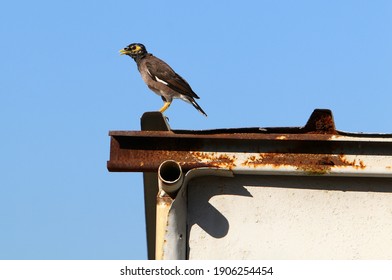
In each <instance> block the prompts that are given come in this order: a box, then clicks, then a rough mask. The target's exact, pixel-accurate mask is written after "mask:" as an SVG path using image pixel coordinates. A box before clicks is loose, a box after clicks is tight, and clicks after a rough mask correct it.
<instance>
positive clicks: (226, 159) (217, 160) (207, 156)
mask: <svg viewBox="0 0 392 280" xmlns="http://www.w3.org/2000/svg"><path fill="white" fill-rule="evenodd" d="M191 154H192V155H193V156H194V157H195V158H196V159H197V160H198V161H199V162H201V163H203V162H208V166H209V167H220V168H228V169H233V168H234V167H236V164H235V162H236V160H237V158H236V156H235V155H228V154H221V153H215V152H212V153H204V152H191Z"/></svg>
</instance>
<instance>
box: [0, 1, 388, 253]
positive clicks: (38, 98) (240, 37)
mask: <svg viewBox="0 0 392 280" xmlns="http://www.w3.org/2000/svg"><path fill="white" fill-rule="evenodd" d="M3 2H4V1H3ZM0 6H1V8H0V35H1V52H0V58H1V63H0V74H1V75H0V128H1V134H2V137H1V139H2V141H1V146H0V155H1V157H0V170H1V171H0V174H1V176H0V248H1V249H0V259H145V258H146V257H147V253H146V241H145V224H144V205H143V185H142V174H140V173H109V172H108V171H107V169H106V161H107V160H108V159H109V143H110V142H109V140H110V139H109V136H108V132H109V130H139V129H140V117H141V115H142V114H143V113H144V112H146V111H154V110H158V109H159V108H160V107H161V106H162V101H161V99H160V98H159V97H158V96H156V95H155V94H154V93H153V92H151V91H149V90H148V88H147V87H146V86H145V85H144V83H143V82H142V80H141V78H140V75H139V73H138V72H137V69H136V65H135V63H134V61H133V60H132V59H130V58H129V57H125V56H120V55H119V53H118V51H119V49H121V48H123V47H125V46H126V45H128V44H130V43H133V42H140V43H143V44H144V45H145V46H146V47H147V50H148V51H150V52H151V53H153V54H154V55H156V56H158V57H160V58H162V59H163V60H165V61H166V62H168V63H169V64H170V65H171V66H172V67H173V68H174V69H175V70H176V71H177V72H178V73H179V74H180V75H181V76H183V77H184V78H185V79H186V80H187V81H188V82H189V83H190V84H191V86H192V88H193V89H194V91H195V92H196V93H197V94H198V95H199V96H200V97H201V99H200V101H199V104H200V106H201V107H202V108H203V109H204V110H205V111H206V112H207V114H208V118H205V117H204V116H202V115H201V114H199V113H198V112H197V111H196V110H195V109H194V108H193V107H192V106H191V105H189V104H187V103H185V102H182V101H179V100H175V101H174V102H173V104H172V106H171V107H170V108H169V109H168V110H167V111H166V113H165V114H166V115H167V116H168V117H169V118H170V125H171V127H172V128H173V129H211V128H234V127H255V126H260V127H263V126H264V127H270V126H302V125H304V124H305V123H306V121H307V119H308V117H309V116H310V114H311V113H312V111H313V110H314V109H315V108H328V109H331V110H332V111H333V114H334V117H335V122H336V126H337V128H338V129H339V130H344V131H350V132H378V133H392V121H391V120H392V110H391V104H392V94H391V93H392V33H391V28H392V16H391V15H392V2H391V1H266V0H263V1H205V0H199V1H170V0H168V1H90V0H86V1H73V0H71V1H70V0H67V1H40V0H37V1H25V0H21V1H5V2H4V3H2V4H1V5H0Z"/></svg>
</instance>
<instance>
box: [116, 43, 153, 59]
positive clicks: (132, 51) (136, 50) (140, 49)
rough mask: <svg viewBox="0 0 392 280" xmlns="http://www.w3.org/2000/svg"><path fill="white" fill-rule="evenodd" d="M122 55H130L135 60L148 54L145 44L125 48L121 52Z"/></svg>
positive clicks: (135, 44) (134, 44)
mask: <svg viewBox="0 0 392 280" xmlns="http://www.w3.org/2000/svg"><path fill="white" fill-rule="evenodd" d="M120 53H121V54H125V55H129V56H130V57H132V58H133V59H136V58H138V57H143V56H145V55H146V54H147V50H146V47H145V46H144V45H143V44H139V43H133V44H130V45H129V46H128V47H125V48H123V49H122V50H120Z"/></svg>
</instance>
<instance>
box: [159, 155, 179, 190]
mask: <svg viewBox="0 0 392 280" xmlns="http://www.w3.org/2000/svg"><path fill="white" fill-rule="evenodd" d="M183 181H184V174H183V172H182V169H181V166H180V164H179V163H178V162H176V161H174V160H166V161H164V162H162V163H161V165H160V166H159V168H158V186H159V188H160V189H161V190H163V191H164V192H166V193H167V194H175V193H176V192H177V191H178V190H179V189H180V187H181V186H182V182H183Z"/></svg>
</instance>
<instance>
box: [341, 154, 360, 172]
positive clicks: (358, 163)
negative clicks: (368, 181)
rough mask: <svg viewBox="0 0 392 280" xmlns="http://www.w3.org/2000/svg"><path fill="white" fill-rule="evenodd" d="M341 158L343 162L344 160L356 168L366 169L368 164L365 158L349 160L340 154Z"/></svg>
mask: <svg viewBox="0 0 392 280" xmlns="http://www.w3.org/2000/svg"><path fill="white" fill-rule="evenodd" d="M339 158H340V160H341V161H342V162H344V163H345V164H346V165H347V166H351V167H354V168H355V169H365V168H366V165H365V163H364V162H363V160H357V159H354V160H352V161H350V160H348V159H347V158H346V157H345V156H344V155H339Z"/></svg>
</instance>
